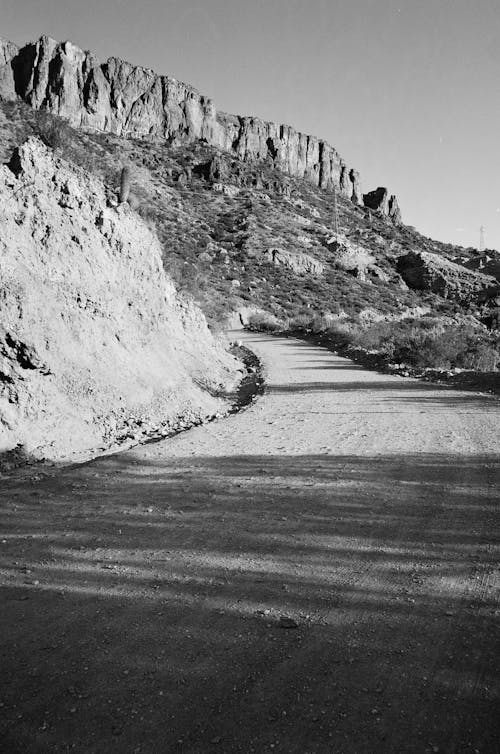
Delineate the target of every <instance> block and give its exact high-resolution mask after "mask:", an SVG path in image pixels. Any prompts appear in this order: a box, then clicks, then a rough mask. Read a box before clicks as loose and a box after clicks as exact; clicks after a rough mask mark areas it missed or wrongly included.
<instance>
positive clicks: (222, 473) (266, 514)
mask: <svg viewBox="0 0 500 754" xmlns="http://www.w3.org/2000/svg"><path fill="white" fill-rule="evenodd" d="M238 337H241V338H242V339H243V340H244V343H245V344H246V345H248V346H249V347H250V348H252V349H254V350H255V351H256V352H257V353H258V354H259V355H260V356H261V357H262V359H263V361H264V363H265V366H266V371H267V382H268V387H267V391H266V393H265V395H264V396H263V397H262V398H260V399H259V400H258V401H257V402H256V403H255V405H253V406H251V407H250V408H249V409H247V410H246V411H245V412H242V413H240V414H236V415H234V416H232V417H229V418H227V419H224V420H221V421H219V422H215V423H211V424H207V425H205V426H202V427H198V428H196V429H194V430H192V431H190V432H187V433H184V434H181V435H178V436H177V437H176V438H173V439H171V440H168V441H166V442H164V443H158V444H154V445H147V446H144V447H139V448H136V449H134V450H133V451H129V452H127V453H121V454H118V455H115V456H108V457H107V458H102V459H100V460H97V461H94V462H92V463H88V464H86V465H84V466H75V467H73V468H66V469H62V470H60V471H57V470H55V469H54V470H52V471H50V470H45V471H41V472H39V474H32V473H31V472H30V473H31V477H26V476H24V477H23V478H16V477H11V478H5V479H4V480H3V482H2V486H1V493H0V494H1V501H2V531H3V535H2V536H1V538H0V543H1V544H0V548H1V549H0V556H1V576H2V584H3V586H2V611H1V613H0V615H1V617H0V635H1V637H2V638H1V641H2V649H1V651H2V667H3V673H2V680H1V682H0V684H1V687H0V696H1V699H0V702H1V704H2V705H3V706H2V708H1V712H2V718H1V722H0V737H1V738H0V740H1V741H2V745H3V747H4V750H5V751H8V752H23V753H24V752H59V751H61V752H62V751H67V750H72V751H77V752H99V753H100V752H120V754H123V753H127V752H151V753H156V752H164V751H165V752H207V751H208V752H210V751H212V750H213V751H218V752H224V753H227V754H229V753H232V752H245V753H246V752H259V753H260V752H264V751H277V752H283V753H286V754H288V753H290V752H293V753H296V754H305V753H306V752H310V753H311V754H312V753H313V752H318V753H321V754H323V752H324V753H325V754H326V753H327V752H328V753H330V752H347V753H349V754H350V753H351V752H352V753H354V752H356V753H359V752H366V753H367V754H368V753H370V754H372V753H373V752H379V751H380V752H391V753H392V752H394V753H396V752H398V754H399V753H400V752H448V754H451V753H452V752H453V753H455V752H475V751H479V752H481V753H482V754H484V753H485V752H491V753H493V752H496V751H497V750H498V734H499V725H498V715H497V711H498V696H499V685H498V676H497V674H496V671H495V668H496V664H495V662H496V658H497V652H498V616H499V596H498V595H499V591H498V550H497V549H496V547H495V543H496V542H498V529H495V526H496V523H495V514H496V506H497V502H496V496H495V485H496V484H498V481H499V473H498V457H499V456H498V453H499V450H500V436H499V431H498V426H499V422H498V420H499V415H500V403H499V402H498V400H497V399H496V398H495V397H492V396H486V395H480V394H474V393H470V392H468V393H464V392H459V391H456V390H452V389H447V388H438V387H435V386H431V385H428V384H424V383H422V382H418V381H416V380H410V379H404V378H401V377H395V376H385V375H380V374H376V373H373V372H368V371H365V370H364V369H363V368H361V367H359V366H357V365H355V364H353V363H352V362H349V361H348V360H346V359H342V358H340V357H336V356H335V355H333V354H332V353H330V352H328V351H326V350H324V349H321V348H318V347H314V346H312V345H310V344H307V343H304V342H299V341H294V340H292V339H289V340H287V339H275V338H267V337H266V336H262V335H252V334H243V335H238Z"/></svg>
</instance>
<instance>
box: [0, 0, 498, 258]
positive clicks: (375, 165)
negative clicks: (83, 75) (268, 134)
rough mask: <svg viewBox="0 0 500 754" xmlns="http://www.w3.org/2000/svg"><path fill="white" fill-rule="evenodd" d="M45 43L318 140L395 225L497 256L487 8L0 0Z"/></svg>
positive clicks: (493, 66)
mask: <svg viewBox="0 0 500 754" xmlns="http://www.w3.org/2000/svg"><path fill="white" fill-rule="evenodd" d="M42 34H48V35H49V36H51V37H54V38H55V39H58V40H61V41H62V40H66V39H70V40H72V41H73V42H74V43H75V44H77V45H79V46H80V47H82V48H83V49H89V50H92V51H93V52H95V53H96V54H97V55H98V56H99V57H100V58H101V59H102V60H105V59H106V58H108V57H110V56H116V57H120V58H124V59H125V60H128V61H130V62H132V63H136V64H138V65H143V66H146V67H149V68H153V69H154V70H155V71H157V72H158V73H163V74H168V75H170V76H174V77H175V78H177V79H180V80H181V81H185V82H188V83H190V84H192V85H193V86H195V87H196V88H197V89H198V90H199V91H201V92H202V93H203V94H206V95H207V96H210V97H211V98H212V99H213V100H214V102H215V104H216V106H217V107H218V109H221V110H224V111H226V112H230V113H237V114H240V115H256V116H259V117H261V118H264V119H266V120H273V121H278V122H280V123H287V124H290V125H292V126H294V127H295V128H296V129H298V130H300V131H304V132H306V133H310V134H314V135H315V136H319V137H321V138H324V139H326V140H327V141H328V142H329V143H330V144H332V145H333V146H334V147H335V148H336V149H337V150H338V151H339V152H340V154H341V155H342V157H343V158H344V159H345V160H346V162H347V164H349V165H350V166H353V167H355V168H356V169H358V170H359V171H360V174H361V179H362V183H363V189H364V191H365V192H366V191H369V190H372V189H373V188H376V187H377V186H387V187H388V188H389V190H390V192H391V193H395V194H396V195H397V197H398V200H399V203H400V206H401V209H402V212H403V220H404V221H405V222H406V223H408V224H410V225H414V226H415V227H416V228H417V229H418V230H419V231H420V232H422V233H424V234H425V235H428V236H431V237H432V238H436V239H439V240H442V241H449V242H453V243H457V244H460V245H463V246H469V245H471V246H476V247H477V246H478V245H479V228H480V226H481V225H483V226H484V228H485V241H486V246H487V247H489V248H497V249H500V0H137V1H136V2H132V1H131V0H0V36H2V37H4V38H7V39H10V40H12V41H13V42H17V43H25V42H27V41H31V40H33V39H36V38H38V37H39V36H41V35H42Z"/></svg>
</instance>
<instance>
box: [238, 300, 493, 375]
mask: <svg viewBox="0 0 500 754" xmlns="http://www.w3.org/2000/svg"><path fill="white" fill-rule="evenodd" d="M248 326H249V327H250V328H251V329H255V330H257V331H260V332H270V333H286V334H293V335H298V336H302V337H319V338H320V339H321V340H322V341H323V342H326V343H327V344H328V345H329V346H330V347H332V348H334V349H336V350H339V351H344V352H345V351H346V352H348V353H349V354H350V355H352V356H354V357H356V355H357V356H361V357H362V356H365V357H366V355H368V354H371V355H372V356H375V357H377V360H378V362H379V363H380V364H381V365H384V364H385V365H397V366H398V367H401V366H402V367H412V368H415V369H417V370H425V369H437V370H450V369H455V370H462V369H463V370H474V371H478V372H495V371H498V369H499V367H500V333H499V332H498V330H496V331H489V330H488V329H487V328H486V327H478V326H475V327H474V326H473V325H472V324H464V323H461V324H459V323H457V322H452V321H447V320H446V319H443V318H439V317H436V316H428V317H419V318H413V317H412V318H407V319H400V320H393V321H380V322H376V323H372V324H368V325H367V324H363V323H362V322H361V321H360V318H359V317H354V318H353V317H350V318H349V317H345V316H344V317H338V316H336V317H335V316H333V315H327V316H318V315H309V316H307V315H301V316H298V317H293V318H291V319H280V318H278V317H276V316H274V315H272V314H268V313H265V312H260V313H256V314H252V315H251V316H250V317H249V322H248Z"/></svg>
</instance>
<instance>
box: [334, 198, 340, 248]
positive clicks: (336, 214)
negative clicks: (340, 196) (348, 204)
mask: <svg viewBox="0 0 500 754" xmlns="http://www.w3.org/2000/svg"><path fill="white" fill-rule="evenodd" d="M333 233H334V235H335V243H336V244H337V245H338V243H339V210H338V206H337V187H336V186H335V185H334V186H333Z"/></svg>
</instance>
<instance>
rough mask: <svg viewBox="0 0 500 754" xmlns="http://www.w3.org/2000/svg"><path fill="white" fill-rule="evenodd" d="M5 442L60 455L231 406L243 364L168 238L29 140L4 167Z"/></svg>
mask: <svg viewBox="0 0 500 754" xmlns="http://www.w3.org/2000/svg"><path fill="white" fill-rule="evenodd" d="M0 228H1V233H0V451H4V450H7V449H10V448H13V447H15V446H17V445H23V446H24V448H25V450H26V451H27V452H30V453H32V454H33V455H35V456H45V457H50V458H57V457H60V456H62V455H64V456H67V455H68V454H69V453H71V452H77V451H88V450H89V449H93V450H95V449H97V448H99V447H101V448H102V447H109V446H110V445H111V444H112V443H114V442H117V441H123V440H125V439H127V438H128V439H129V440H130V439H133V438H138V437H140V436H141V435H143V434H144V433H150V432H152V431H156V432H158V433H161V432H167V431H168V430H169V428H171V427H172V426H173V425H175V424H176V422H178V421H187V422H189V421H194V420H196V419H201V418H203V417H206V416H209V415H213V414H214V413H216V412H218V411H220V410H221V406H222V403H221V400H220V399H219V398H218V397H216V396H217V395H218V394H221V393H223V392H224V391H227V390H232V389H233V388H234V385H235V382H236V380H237V378H238V377H239V376H240V372H239V371H238V364H237V363H236V362H235V360H234V359H233V358H232V357H231V356H229V355H228V354H227V353H226V352H225V351H224V350H223V349H222V347H221V346H220V345H218V344H217V343H216V341H215V340H214V338H213V336H212V335H211V333H210V332H209V330H208V327H207V324H206V321H205V320H204V318H203V316H202V314H201V313H200V312H199V310H197V309H196V308H195V307H194V306H193V304H191V303H188V302H186V301H185V300H183V299H182V298H181V297H179V295H178V294H177V292H176V290H175V288H174V285H173V284H172V282H171V280H170V279H169V278H168V277H167V275H166V274H165V272H164V270H163V266H162V259H161V255H162V250H161V247H160V244H159V242H158V239H157V237H156V236H155V235H154V233H152V232H151V231H150V229H149V228H148V227H147V226H146V224H145V223H144V222H143V221H142V220H141V218H140V217H139V216H138V215H137V214H136V213H134V212H133V211H132V210H131V209H130V208H129V207H128V206H127V205H119V206H117V202H116V198H115V194H114V193H113V192H111V193H109V192H108V191H107V190H106V188H105V186H104V185H103V184H102V182H101V181H100V180H98V179H97V178H95V177H93V176H91V175H89V174H88V173H87V172H85V171H84V170H82V169H81V168H79V167H77V166H75V165H74V164H69V163H67V162H65V161H64V160H62V159H61V158H60V157H55V156H54V154H53V152H52V151H51V150H50V149H48V148H47V147H46V146H44V145H43V144H42V143H41V142H40V141H39V140H37V139H34V138H30V139H29V140H28V141H27V142H25V143H24V144H23V145H22V146H21V147H20V148H19V149H17V150H15V152H14V154H13V155H12V157H11V159H10V161H9V163H8V165H3V166H2V167H0Z"/></svg>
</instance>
